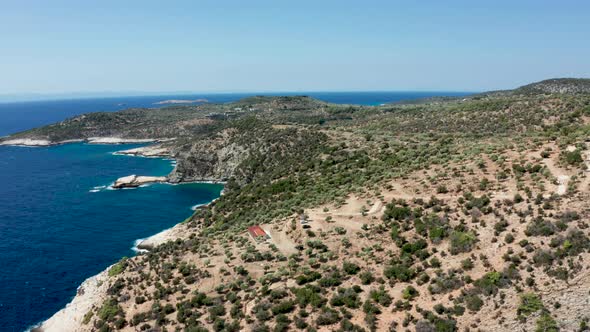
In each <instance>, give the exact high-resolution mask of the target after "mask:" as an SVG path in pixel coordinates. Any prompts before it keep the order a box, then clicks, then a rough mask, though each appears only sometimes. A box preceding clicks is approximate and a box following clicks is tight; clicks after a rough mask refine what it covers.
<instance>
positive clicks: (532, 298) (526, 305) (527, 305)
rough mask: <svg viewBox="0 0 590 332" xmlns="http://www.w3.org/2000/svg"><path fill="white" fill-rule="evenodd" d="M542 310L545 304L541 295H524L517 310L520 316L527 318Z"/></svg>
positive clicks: (521, 296)
mask: <svg viewBox="0 0 590 332" xmlns="http://www.w3.org/2000/svg"><path fill="white" fill-rule="evenodd" d="M541 309H543V302H542V301H541V298H540V297H539V295H537V294H535V293H524V294H522V295H520V305H519V306H518V310H517V314H518V315H519V316H524V317H526V316H529V315H530V314H532V313H534V312H537V311H539V310H541Z"/></svg>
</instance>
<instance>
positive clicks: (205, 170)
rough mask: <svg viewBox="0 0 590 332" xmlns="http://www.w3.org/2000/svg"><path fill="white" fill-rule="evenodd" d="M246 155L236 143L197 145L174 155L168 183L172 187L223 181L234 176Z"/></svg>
mask: <svg viewBox="0 0 590 332" xmlns="http://www.w3.org/2000/svg"><path fill="white" fill-rule="evenodd" d="M248 155H249V151H248V149H247V148H246V147H244V146H241V145H238V144H236V143H229V144H225V142H220V141H214V140H211V141H199V142H196V143H194V144H193V145H191V146H190V147H189V149H187V150H182V149H181V150H178V151H176V153H175V154H174V158H175V159H176V161H177V165H176V167H175V168H174V170H173V171H172V173H170V175H169V176H168V180H169V181H170V182H173V183H177V182H193V181H212V182H223V181H227V180H228V179H229V178H231V177H232V176H234V175H235V172H236V170H237V168H238V165H240V163H241V162H242V161H244V160H245V159H246V158H247V157H248Z"/></svg>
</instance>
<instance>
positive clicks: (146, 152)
mask: <svg viewBox="0 0 590 332" xmlns="http://www.w3.org/2000/svg"><path fill="white" fill-rule="evenodd" d="M116 154H122V155H130V156H141V157H168V156H170V155H171V151H170V149H169V148H167V147H163V146H161V145H150V146H143V147H141V148H135V149H129V150H123V151H118V152H116Z"/></svg>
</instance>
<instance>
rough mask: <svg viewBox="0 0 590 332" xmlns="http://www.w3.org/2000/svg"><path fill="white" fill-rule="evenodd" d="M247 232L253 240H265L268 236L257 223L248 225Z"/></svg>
mask: <svg viewBox="0 0 590 332" xmlns="http://www.w3.org/2000/svg"><path fill="white" fill-rule="evenodd" d="M248 233H250V236H251V237H252V238H253V239H254V240H255V241H261V240H266V239H268V238H269V236H268V234H266V232H265V231H264V229H262V227H260V226H258V225H254V226H251V227H248Z"/></svg>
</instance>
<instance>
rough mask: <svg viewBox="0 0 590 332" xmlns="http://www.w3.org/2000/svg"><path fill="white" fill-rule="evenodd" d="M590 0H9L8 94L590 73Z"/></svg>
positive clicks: (493, 85)
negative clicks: (589, 15)
mask: <svg viewBox="0 0 590 332" xmlns="http://www.w3.org/2000/svg"><path fill="white" fill-rule="evenodd" d="M588 13H590V2H588V1H568V0H562V1H544V0H536V1H528V0H522V1H514V0H513V1H503V0H498V1H473V0H471V1H453V0H447V1H407V0H406V1H347V0H339V1H330V0H324V1H322V0H315V1H307V0H298V1H281V0H274V1H258V0H249V1H222V0H217V1H167V2H164V1H145V0H144V1H110V0H103V1H60V0H52V1H27V0H20V1H11V0H8V1H7V0H3V1H2V5H1V10H0V41H1V42H2V47H1V48H0V94H23V93H49V94H51V93H69V92H104V91H107V92H120V91H146V92H166V91H170V92H174V91H193V92H212V91H216V92H232V91H339V90H340V91H342V90H345V91H356V90H365V91H367V90H381V91H383V90H406V91H407V90H447V91H449V90H461V91H482V90H489V89H500V88H511V87H515V86H518V85H521V84H526V83H529V82H532V81H536V80H541V79H545V78H552V77H590V43H588V36H590V20H589V19H588Z"/></svg>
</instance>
